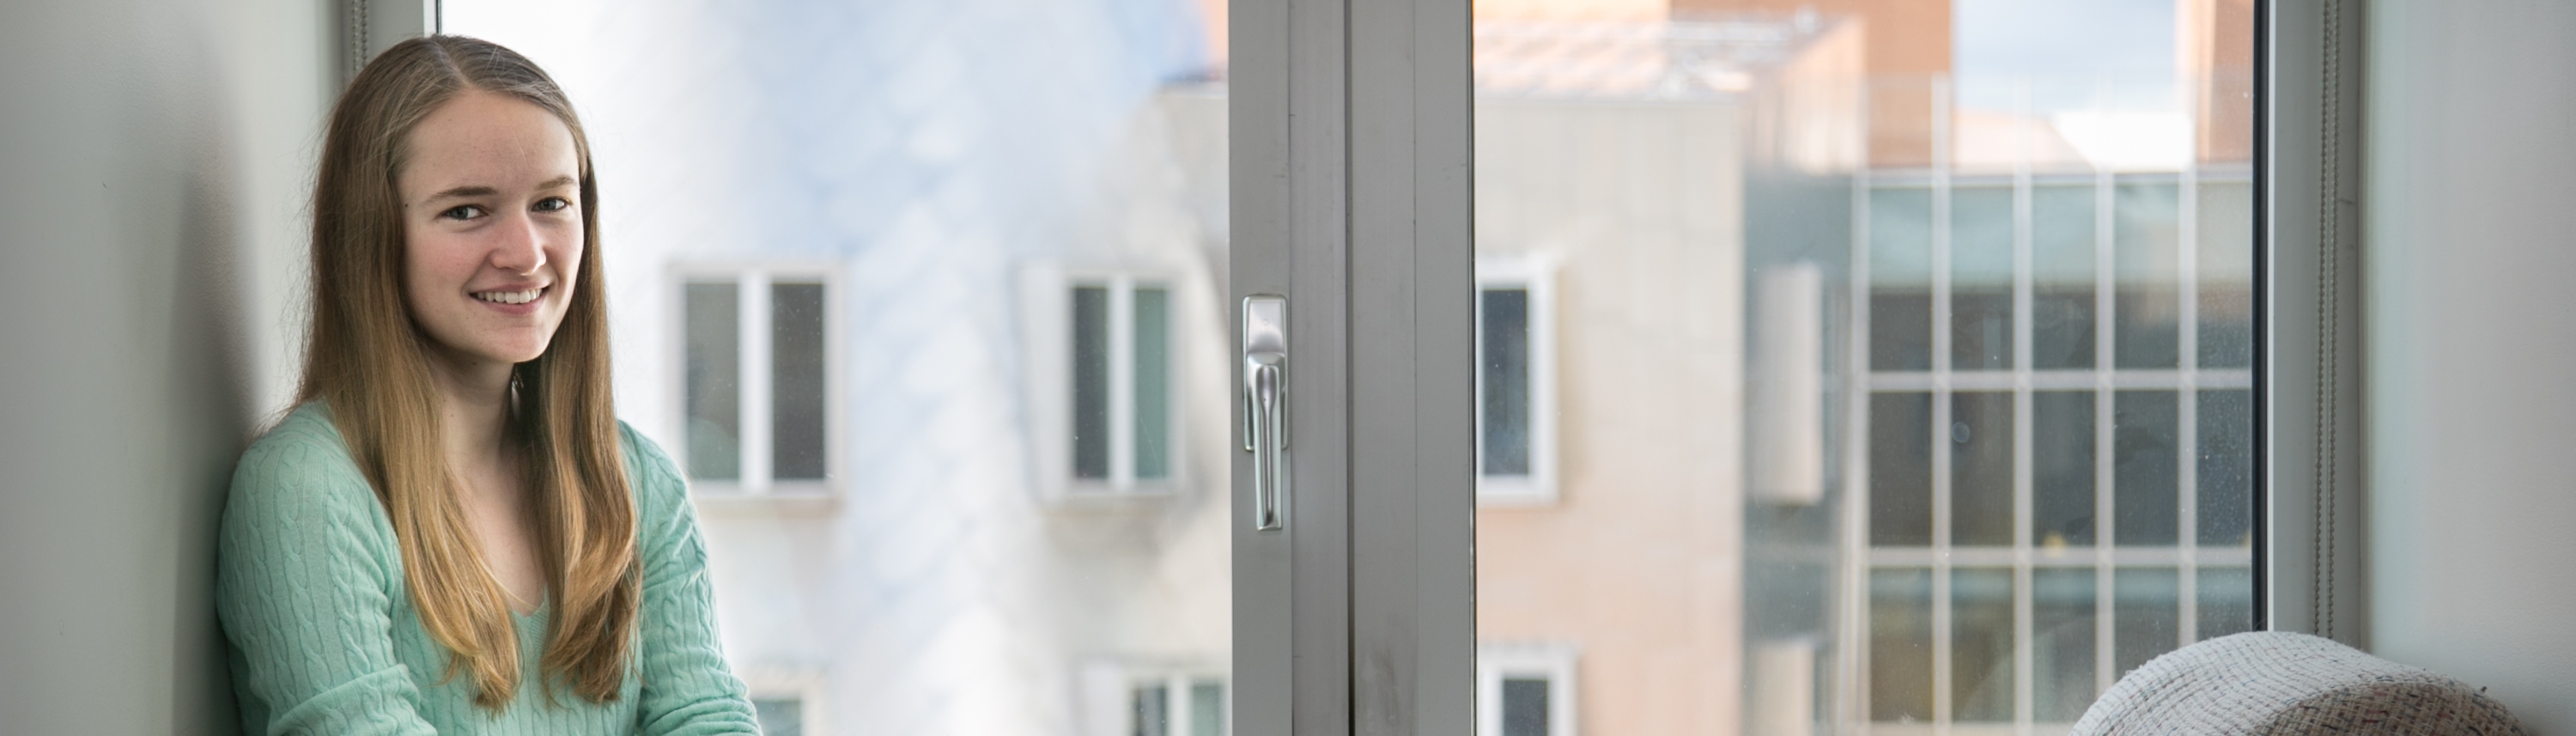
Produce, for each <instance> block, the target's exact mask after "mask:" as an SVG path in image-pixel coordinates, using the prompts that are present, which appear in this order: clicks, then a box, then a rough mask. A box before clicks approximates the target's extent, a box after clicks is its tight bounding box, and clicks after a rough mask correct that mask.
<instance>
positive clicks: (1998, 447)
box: [1949, 391, 2013, 546]
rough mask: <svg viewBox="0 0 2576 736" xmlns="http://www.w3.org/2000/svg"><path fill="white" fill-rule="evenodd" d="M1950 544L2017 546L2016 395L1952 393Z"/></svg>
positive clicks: (1998, 392) (2009, 393)
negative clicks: (2014, 456)
mask: <svg viewBox="0 0 2576 736" xmlns="http://www.w3.org/2000/svg"><path fill="white" fill-rule="evenodd" d="M1949 435H1950V436H1949V440H1950V442H1949V444H1950V543H1951V544H1954V545H1997V546H2010V545H2011V544H2012V543H2013V539H2012V534H2013V395H2012V392H2010V391H1972V392H1961V393H1955V394H1951V395H1950V432H1949Z"/></svg>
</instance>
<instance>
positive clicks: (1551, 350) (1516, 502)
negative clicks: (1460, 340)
mask: <svg viewBox="0 0 2576 736" xmlns="http://www.w3.org/2000/svg"><path fill="white" fill-rule="evenodd" d="M1555 280H1556V279H1555V267H1554V264H1552V263H1550V262H1549V261H1547V260H1545V259H1542V258H1539V257H1536V256H1518V257H1508V258H1480V259H1477V261H1476V501H1477V503H1479V504H1482V505H1488V506H1539V505H1547V504H1552V503H1555V502H1556V424H1557V421H1556V420H1557V416H1556V295H1555V287H1554V282H1555Z"/></svg>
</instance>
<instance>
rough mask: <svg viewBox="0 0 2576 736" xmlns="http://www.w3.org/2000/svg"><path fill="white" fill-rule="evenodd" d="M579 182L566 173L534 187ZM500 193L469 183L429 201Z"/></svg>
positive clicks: (556, 187) (556, 186)
mask: <svg viewBox="0 0 2576 736" xmlns="http://www.w3.org/2000/svg"><path fill="white" fill-rule="evenodd" d="M577 183H580V180H578V179H574V178H572V176H571V175H564V176H558V177H555V178H552V179H547V180H545V181H544V182H543V183H540V184H538V185H537V186H536V187H534V189H535V190H536V191H541V192H542V191H545V190H548V189H562V188H564V187H569V186H572V185H574V184H577ZM499 193H501V190H499V189H494V188H492V187H489V186H484V185H481V184H468V185H465V186H461V187H454V188H450V189H447V190H444V191H440V192H439V193H437V194H432V195H429V199H428V200H427V201H432V202H435V201H438V200H442V199H454V198H458V197H489V196H492V195H495V194H499Z"/></svg>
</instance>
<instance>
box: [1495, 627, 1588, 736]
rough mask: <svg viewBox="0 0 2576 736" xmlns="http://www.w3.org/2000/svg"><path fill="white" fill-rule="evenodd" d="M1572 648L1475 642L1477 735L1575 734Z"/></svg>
mask: <svg viewBox="0 0 2576 736" xmlns="http://www.w3.org/2000/svg"><path fill="white" fill-rule="evenodd" d="M1574 660H1575V651H1574V648H1573V647H1570V646H1565V645H1561V644H1522V643H1487V644H1482V645H1479V646H1477V647H1476V736H1574V724H1575V723H1576V720H1575V692H1576V689H1575V682H1574Z"/></svg>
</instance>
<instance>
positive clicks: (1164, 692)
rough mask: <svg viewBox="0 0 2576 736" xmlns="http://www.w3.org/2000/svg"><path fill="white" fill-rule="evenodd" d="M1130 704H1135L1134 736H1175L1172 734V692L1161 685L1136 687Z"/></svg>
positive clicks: (1151, 684)
mask: <svg viewBox="0 0 2576 736" xmlns="http://www.w3.org/2000/svg"><path fill="white" fill-rule="evenodd" d="M1131 702H1133V703H1135V708H1136V713H1135V726H1136V727H1135V729H1134V730H1133V731H1131V733H1133V734H1135V736H1175V735H1174V734H1173V733H1172V691H1171V690H1169V689H1167V688H1165V687H1164V686H1163V683H1159V682H1156V683H1148V684H1142V685H1137V686H1136V688H1135V691H1134V696H1133V698H1132V699H1131Z"/></svg>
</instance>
